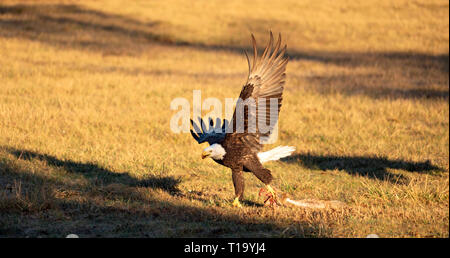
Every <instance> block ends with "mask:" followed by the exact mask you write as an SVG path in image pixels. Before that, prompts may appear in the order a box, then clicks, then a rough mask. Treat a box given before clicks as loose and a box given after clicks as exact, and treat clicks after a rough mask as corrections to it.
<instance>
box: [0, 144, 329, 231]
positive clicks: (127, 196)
mask: <svg viewBox="0 0 450 258" xmlns="http://www.w3.org/2000/svg"><path fill="white" fill-rule="evenodd" d="M10 154H12V156H13V157H15V158H16V160H14V159H11V155H10ZM8 155H9V157H8ZM23 161H34V162H33V163H32V164H34V165H32V164H30V163H28V162H25V163H24V162H23ZM41 161H43V162H41ZM53 169H56V170H53ZM59 171H61V172H59ZM64 171H67V172H68V174H64ZM60 173H62V174H60ZM71 174H72V175H82V176H83V177H84V178H86V179H88V185H86V184H84V183H82V182H80V181H77V180H76V178H77V177H71V176H70V175H71ZM179 182H180V180H178V179H175V178H172V177H161V178H149V179H145V180H137V179H135V178H133V177H132V176H130V175H129V174H128V173H122V174H118V173H114V172H113V171H109V170H107V169H104V168H101V167H99V166H98V165H95V164H93V163H81V162H75V161H70V160H61V159H58V158H56V157H53V156H51V155H47V154H41V153H37V152H34V151H29V150H18V149H14V148H9V147H0V235H2V236H4V237H64V236H66V235H67V234H71V233H76V234H79V235H80V236H81V237H222V236H228V237H232V236H234V237H236V236H242V237H274V236H278V237H279V236H289V237H324V236H327V235H328V234H331V233H330V232H329V231H328V230H327V229H324V228H323V226H322V227H320V229H319V226H317V227H316V226H314V225H313V224H312V223H311V222H308V223H306V222H305V223H303V222H300V223H298V222H297V224H296V226H295V227H293V228H295V230H293V231H292V230H290V231H289V232H287V231H286V228H285V227H283V226H281V225H282V221H274V220H259V219H256V220H255V218H246V217H242V214H240V212H238V211H236V212H233V211H228V210H221V209H217V208H214V207H201V206H195V205H194V204H191V202H190V199H189V198H186V197H185V196H184V195H183V194H182V193H180V191H179V190H178V188H177V185H178V183H179ZM114 185H124V187H120V188H116V187H111V186H114ZM145 187H148V188H156V189H162V190H163V191H162V193H158V194H156V193H157V192H156V193H154V192H151V193H147V192H146V191H145ZM143 188H144V189H143ZM165 193H167V194H165ZM247 204H248V205H249V206H253V208H259V207H260V206H258V205H257V204H255V203H252V202H248V203H247ZM280 223H281V224H280ZM289 224H290V225H292V222H289Z"/></svg>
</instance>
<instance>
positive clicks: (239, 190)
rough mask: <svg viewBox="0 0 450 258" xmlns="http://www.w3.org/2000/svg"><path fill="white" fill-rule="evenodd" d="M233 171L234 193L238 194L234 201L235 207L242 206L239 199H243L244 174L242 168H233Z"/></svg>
mask: <svg viewBox="0 0 450 258" xmlns="http://www.w3.org/2000/svg"><path fill="white" fill-rule="evenodd" d="M231 172H232V177H233V184H234V193H235V195H236V197H235V198H234V201H233V207H238V208H241V207H242V205H241V203H240V202H239V200H242V198H243V196H244V187H245V183H244V175H243V172H242V170H241V169H232V171H231Z"/></svg>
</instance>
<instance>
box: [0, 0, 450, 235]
mask: <svg viewBox="0 0 450 258" xmlns="http://www.w3.org/2000/svg"><path fill="white" fill-rule="evenodd" d="M270 29H271V30H272V31H273V32H274V33H278V32H280V33H282V35H283V37H284V39H285V40H286V42H287V44H288V55H289V56H290V62H289V64H288V66H287V81H286V87H285V92H284V100H283V101H284V102H283V107H282V109H281V113H280V123H279V140H278V142H277V143H276V144H274V145H270V146H267V149H269V148H271V147H274V146H276V145H291V146H295V147H296V148H297V150H296V152H295V153H294V154H293V156H292V157H290V158H287V159H284V160H282V161H277V162H273V163H270V164H268V165H267V167H268V168H269V169H271V170H272V171H273V174H274V176H275V180H274V183H273V185H274V186H275V187H276V188H277V189H279V190H280V191H283V192H285V193H287V194H289V195H290V196H292V198H294V199H320V200H338V201H341V202H343V203H345V206H344V207H341V208H326V209H301V208H291V207H283V208H278V209H275V210H273V209H270V208H266V207H263V206H262V200H261V199H258V195H257V193H258V189H259V187H261V186H262V184H261V183H260V182H259V181H258V180H257V179H256V178H255V177H254V176H253V175H251V174H248V175H246V192H245V194H246V195H245V196H246V201H245V205H244V207H243V208H242V209H236V208H233V207H231V201H232V199H233V196H234V190H233V184H232V181H231V171H230V170H229V169H227V168H224V167H222V166H219V165H217V164H215V163H214V162H213V161H212V160H201V159H200V154H201V150H202V149H203V148H204V147H206V146H203V145H198V144H197V143H196V142H195V141H194V140H193V139H192V137H191V136H190V135H189V134H184V133H182V134H174V133H172V132H171V131H170V128H169V123H170V118H171V117H172V115H174V114H175V111H173V110H170V102H171V101H172V100H173V99H174V98H177V97H184V98H187V99H189V100H192V95H193V92H192V91H193V90H197V89H198V90H201V91H202V98H203V99H206V98H208V97H216V98H219V99H220V100H223V99H224V98H231V97H234V98H236V97H238V94H239V92H240V90H241V87H242V84H243V83H244V82H245V80H246V76H247V62H246V60H245V56H244V54H243V51H244V50H248V49H250V46H251V41H250V33H254V34H255V37H256V39H257V41H258V43H259V44H260V46H262V45H264V44H265V43H266V42H267V40H268V31H269V30H270ZM448 29H449V4H448V1H445V0H442V1H439V0H433V1H428V0H427V1H425V0H424V1H409V0H408V1H388V0H381V1H380V0H377V1H375V0H373V1H372V0H368V1H360V2H359V1H346V0H338V1H329V2H327V3H319V1H297V0H292V1H288V0H286V1H277V3H276V4H275V3H272V2H268V1H238V0H236V1H234V0H233V1H173V0H168V1H143V0H142V1H133V2H132V3H129V2H128V1H120V0H110V1H94V0H92V1H81V3H80V1H15V0H14V1H10V0H6V1H2V2H1V3H0V57H1V58H0V237H65V236H66V235H67V234H70V233H75V234H78V235H79V236H80V237H193V236H194V237H365V236H366V235H368V234H371V233H375V234H378V235H379V236H380V237H449V102H448V101H449V61H448V58H449V56H448V55H449V48H448V43H449V33H448ZM205 113H206V111H205Z"/></svg>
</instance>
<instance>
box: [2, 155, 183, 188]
mask: <svg viewBox="0 0 450 258" xmlns="http://www.w3.org/2000/svg"><path fill="white" fill-rule="evenodd" d="M5 149H6V150H7V151H8V152H9V153H11V154H12V155H14V156H15V157H17V159H22V160H35V159H37V160H41V161H45V162H46V163H47V164H48V165H49V166H52V167H57V168H61V169H64V170H65V171H67V172H69V173H74V174H79V175H82V176H83V177H84V178H86V179H88V180H89V182H90V183H91V184H93V185H102V186H103V185H108V184H113V183H120V184H124V185H128V186H132V187H134V186H138V187H150V188H154V189H161V190H164V191H167V192H168V193H170V194H172V195H178V194H180V190H179V189H178V184H179V183H181V179H179V178H174V177H167V176H153V175H150V176H146V178H145V179H137V178H135V177H133V176H130V174H129V173H126V172H124V173H115V172H113V171H110V170H108V169H105V168H102V167H100V166H99V165H97V164H94V163H90V162H88V163H82V162H76V161H72V160H61V159H58V158H56V157H54V156H51V155H48V154H41V153H37V152H34V151H29V150H17V149H14V148H10V147H6V148H5Z"/></svg>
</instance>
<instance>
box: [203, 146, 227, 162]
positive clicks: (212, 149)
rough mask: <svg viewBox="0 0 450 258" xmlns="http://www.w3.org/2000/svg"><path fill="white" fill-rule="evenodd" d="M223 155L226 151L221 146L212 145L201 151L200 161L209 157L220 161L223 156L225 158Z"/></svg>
mask: <svg viewBox="0 0 450 258" xmlns="http://www.w3.org/2000/svg"><path fill="white" fill-rule="evenodd" d="M225 153H226V151H225V149H224V148H223V147H222V145H220V144H218V143H214V144H213V145H211V146H209V147H208V148H205V149H204V150H203V153H202V159H204V158H208V157H210V158H212V159H215V160H222V159H223V156H225Z"/></svg>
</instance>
